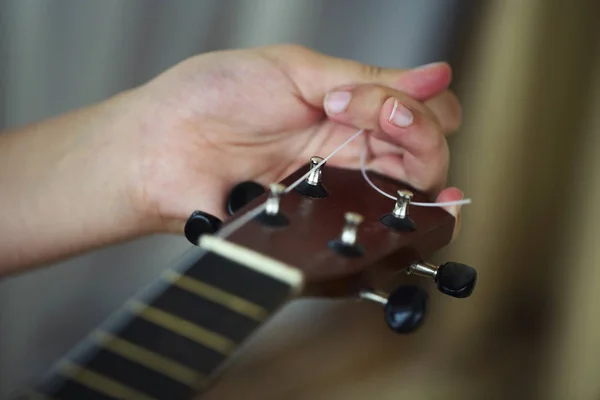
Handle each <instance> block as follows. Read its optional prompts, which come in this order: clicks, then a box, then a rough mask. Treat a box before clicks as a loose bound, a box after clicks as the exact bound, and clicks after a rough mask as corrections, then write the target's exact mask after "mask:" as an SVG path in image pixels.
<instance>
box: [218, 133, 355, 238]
mask: <svg viewBox="0 0 600 400" xmlns="http://www.w3.org/2000/svg"><path fill="white" fill-rule="evenodd" d="M363 132H364V129H360V130H359V131H358V132H356V133H355V134H354V135H352V136H350V138H348V140H346V141H345V142H344V143H342V144H341V145H340V146H338V147H337V148H336V149H335V150H333V151H332V152H331V153H330V154H329V155H328V156H327V157H325V158H324V159H323V161H321V162H320V163H319V164H317V165H316V166H315V168H319V167H321V166H322V165H323V164H325V163H326V162H327V161H328V160H329V159H330V158H331V157H333V156H334V155H335V153H337V152H338V151H340V150H341V149H343V148H344V147H346V146H347V145H348V144H350V142H352V141H353V140H354V139H356V138H357V137H359V136H360V135H361V134H362V133H363ZM310 173H311V171H308V172H307V173H306V174H304V175H302V176H301V177H300V178H298V179H297V180H296V181H295V182H294V183H292V184H291V185H290V186H288V187H287V188H286V189H285V190H284V192H283V193H289V192H290V191H292V190H294V188H295V187H296V186H298V185H299V184H300V183H302V182H303V181H304V179H306V177H308V176H309V175H310ZM266 206H267V204H266V202H264V203H262V204H260V205H258V206H256V207H255V208H253V209H252V210H250V211H248V212H247V213H246V214H244V215H242V216H241V217H240V218H238V219H236V220H235V221H233V222H232V223H231V224H229V225H227V226H225V227H224V228H223V229H221V230H220V231H219V233H218V236H219V237H222V238H226V237H227V236H229V235H231V234H232V233H233V232H235V231H237V230H238V229H240V228H241V227H242V226H244V225H245V224H246V223H248V222H249V221H251V220H252V219H253V218H254V217H256V216H257V215H258V214H260V213H261V212H262V211H263V210H264V209H265V208H266Z"/></svg>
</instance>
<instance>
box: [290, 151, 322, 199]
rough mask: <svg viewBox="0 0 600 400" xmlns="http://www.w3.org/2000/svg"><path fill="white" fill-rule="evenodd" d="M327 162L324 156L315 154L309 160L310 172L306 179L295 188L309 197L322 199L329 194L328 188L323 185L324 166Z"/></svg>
mask: <svg viewBox="0 0 600 400" xmlns="http://www.w3.org/2000/svg"><path fill="white" fill-rule="evenodd" d="M325 164H326V162H325V161H324V159H323V158H322V157H318V156H314V157H311V158H310V161H309V173H308V176H307V177H306V179H304V180H303V181H302V182H300V184H299V185H298V186H297V187H296V188H295V190H296V191H297V192H298V193H300V194H302V195H304V196H308V197H312V198H315V199H322V198H325V197H327V196H329V193H328V192H327V189H325V186H324V185H323V182H322V180H323V168H324V167H325Z"/></svg>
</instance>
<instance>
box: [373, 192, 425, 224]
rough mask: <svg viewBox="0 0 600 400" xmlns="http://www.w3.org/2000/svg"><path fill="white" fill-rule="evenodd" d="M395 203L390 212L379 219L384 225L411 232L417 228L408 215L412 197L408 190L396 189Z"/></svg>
mask: <svg viewBox="0 0 600 400" xmlns="http://www.w3.org/2000/svg"><path fill="white" fill-rule="evenodd" d="M397 193H398V197H397V198H396V204H395V205H394V209H393V210H392V212H391V213H389V214H386V215H384V216H383V217H382V218H381V219H380V221H381V223H382V224H384V225H385V226H387V227H389V228H392V229H394V230H396V231H403V232H412V231H415V230H416V229H417V225H416V224H415V221H413V220H412V218H410V216H409V215H408V212H409V205H410V202H411V200H412V198H413V197H414V194H413V192H411V191H410V190H398V192H397Z"/></svg>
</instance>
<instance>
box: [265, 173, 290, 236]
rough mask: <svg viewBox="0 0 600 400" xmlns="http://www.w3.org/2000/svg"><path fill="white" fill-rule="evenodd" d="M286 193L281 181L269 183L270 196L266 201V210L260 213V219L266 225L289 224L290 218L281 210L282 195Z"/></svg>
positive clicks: (279, 225)
mask: <svg viewBox="0 0 600 400" xmlns="http://www.w3.org/2000/svg"><path fill="white" fill-rule="evenodd" d="M284 193H285V186H284V185H282V184H281V183H271V184H270V185H269V197H267V201H266V202H265V210H264V211H263V212H262V213H261V214H259V215H258V217H257V218H258V220H259V221H260V222H261V223H263V224H264V225H268V226H272V227H281V226H285V225H287V224H289V220H288V218H287V217H286V216H285V215H284V214H283V213H282V212H281V210H280V207H279V206H280V203H281V197H282V196H283V195H284Z"/></svg>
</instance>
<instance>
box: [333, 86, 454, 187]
mask: <svg viewBox="0 0 600 400" xmlns="http://www.w3.org/2000/svg"><path fill="white" fill-rule="evenodd" d="M324 106H325V110H326V113H327V115H328V117H329V119H330V120H332V121H335V122H337V123H341V124H344V125H349V126H352V127H354V128H358V129H366V130H368V131H371V133H372V135H373V137H375V138H378V139H379V140H382V141H385V142H388V143H391V144H393V145H395V146H398V147H401V148H402V151H403V153H402V156H401V157H396V158H395V159H394V158H393V157H392V158H391V159H389V160H387V159H386V160H384V159H383V158H382V157H379V158H380V160H379V161H381V162H380V163H379V164H380V165H378V166H377V167H381V168H384V169H397V170H400V169H401V170H403V171H404V174H405V178H406V179H408V180H409V182H410V183H411V184H412V185H414V186H415V187H416V188H418V189H420V190H424V191H427V192H435V193H437V191H439V190H441V188H442V187H443V186H444V184H445V177H446V173H447V166H448V160H449V152H448V146H447V143H446V139H445V137H444V134H443V132H442V128H441V126H440V124H439V123H438V120H437V117H436V116H435V115H434V114H433V113H432V112H431V110H429V109H428V107H426V106H424V105H423V104H422V103H420V102H418V101H416V100H414V99H413V98H411V97H408V96H407V95H406V94H404V93H401V92H399V91H397V90H393V89H390V88H388V87H384V86H376V85H365V86H360V87H357V88H354V89H353V90H342V91H336V92H332V93H330V94H329V95H328V96H327V98H326V100H325V104H324ZM380 172H382V173H386V172H387V171H384V170H380Z"/></svg>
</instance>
